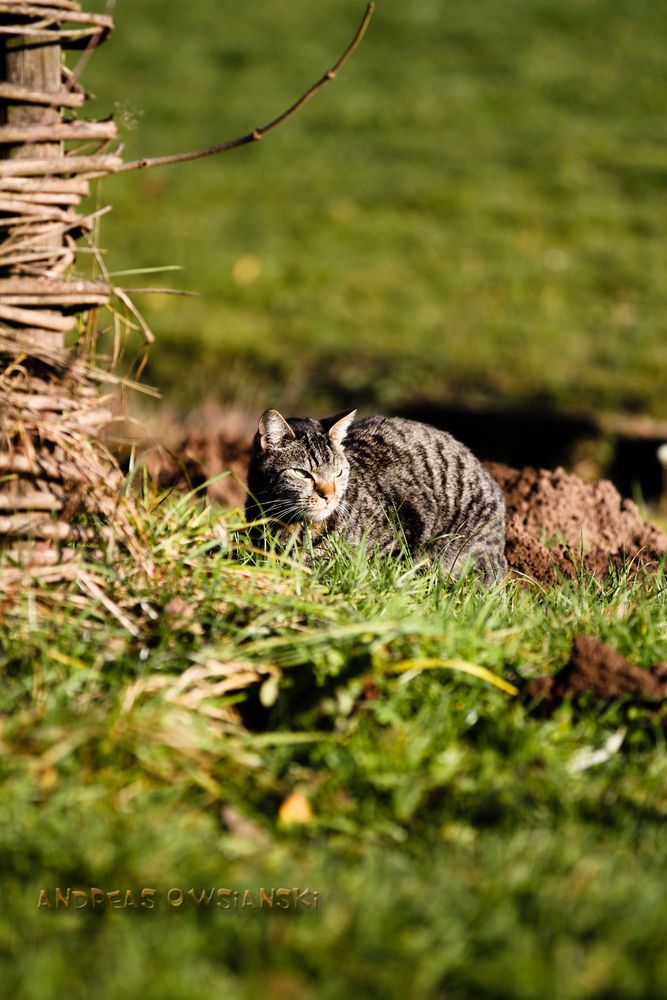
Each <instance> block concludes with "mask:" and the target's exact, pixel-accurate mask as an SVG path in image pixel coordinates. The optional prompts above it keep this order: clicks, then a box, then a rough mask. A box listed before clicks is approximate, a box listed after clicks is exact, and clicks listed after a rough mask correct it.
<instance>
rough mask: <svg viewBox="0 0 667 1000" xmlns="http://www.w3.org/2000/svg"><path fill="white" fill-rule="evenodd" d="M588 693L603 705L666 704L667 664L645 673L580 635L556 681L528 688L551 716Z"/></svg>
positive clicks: (538, 682) (538, 681)
mask: <svg viewBox="0 0 667 1000" xmlns="http://www.w3.org/2000/svg"><path fill="white" fill-rule="evenodd" d="M584 692H591V693H592V694H593V696H594V697H595V698H596V699H597V700H599V701H606V700H607V699H610V698H634V699H638V698H639V699H645V698H646V699H654V700H657V699H660V700H661V701H662V700H664V699H665V698H666V697H667V663H658V664H656V665H655V666H654V667H652V668H651V669H650V670H644V669H642V667H638V666H637V665H636V664H635V663H630V661H629V660H626V659H625V657H624V656H621V654H620V653H618V652H617V651H616V650H615V649H612V648H611V646H607V645H606V644H605V643H604V642H600V641H599V640H598V639H595V638H593V637H592V636H588V635H577V636H575V637H574V639H573V642H572V653H571V656H570V659H569V661H568V663H567V664H566V666H565V667H563V669H562V670H561V671H560V672H559V673H558V674H556V675H555V676H554V677H537V678H535V679H534V680H533V681H531V683H530V685H529V688H528V694H529V697H530V698H531V699H532V700H534V701H537V702H538V703H539V709H540V711H547V712H549V711H551V710H553V709H554V708H557V707H558V705H560V704H562V702H563V701H565V700H566V699H568V698H576V697H577V696H578V695H580V694H583V693H584Z"/></svg>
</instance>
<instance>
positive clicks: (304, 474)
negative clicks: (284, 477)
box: [289, 469, 313, 479]
mask: <svg viewBox="0 0 667 1000" xmlns="http://www.w3.org/2000/svg"><path fill="white" fill-rule="evenodd" d="M289 471H290V472H293V473H294V475H295V476H298V478H299V479H312V478H313V477H312V475H311V473H310V472H308V469H290V470H289Z"/></svg>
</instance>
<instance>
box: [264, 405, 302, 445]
mask: <svg viewBox="0 0 667 1000" xmlns="http://www.w3.org/2000/svg"><path fill="white" fill-rule="evenodd" d="M295 437H296V434H295V433H294V431H293V430H292V428H291V427H290V425H289V424H288V423H287V421H286V420H285V418H284V417H283V416H282V415H281V414H280V413H278V411H277V410H264V413H263V414H262V415H261V417H260V418H259V445H260V448H261V449H262V451H266V450H267V449H268V448H282V447H283V445H286V444H287V443H288V441H292V440H293V439H294V438H295Z"/></svg>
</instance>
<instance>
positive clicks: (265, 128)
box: [114, 2, 375, 174]
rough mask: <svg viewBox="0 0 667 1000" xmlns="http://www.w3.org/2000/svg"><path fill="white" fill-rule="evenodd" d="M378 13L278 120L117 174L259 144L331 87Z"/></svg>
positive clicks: (118, 170) (132, 164) (134, 163)
mask: <svg viewBox="0 0 667 1000" xmlns="http://www.w3.org/2000/svg"><path fill="white" fill-rule="evenodd" d="M374 12H375V3H372V2H371V3H369V4H368V6H367V7H366V11H365V13H364V16H363V18H362V20H361V24H360V25H359V27H358V29H357V33H356V34H355V36H354V38H353V39H352V41H351V42H350V44H349V45H348V47H347V48H346V49H345V51H344V52H343V54H342V56H341V57H340V58H339V59H338V61H337V62H335V63H334V65H333V66H332V67H331V69H328V70H327V71H326V73H324V75H323V76H321V77H320V79H319V80H318V81H317V82H316V83H314V84H312V86H311V87H309V88H308V90H307V91H306V92H305V93H304V94H302V95H301V97H299V99H298V100H297V101H295V102H294V104H292V105H290V107H289V108H287V109H286V110H285V111H283V112H282V113H281V114H279V115H278V117H277V118H274V119H273V120H272V121H270V122H267V124H266V125H261V126H260V127H259V128H256V129H253V131H252V132H248V133H246V135H242V136H240V137H239V138H238V139H231V140H229V141H228V142H222V143H220V144H219V145H217V146H209V147H207V148H206V149H196V150H191V151H190V152H188V153H176V154H175V155H173V156H154V157H152V158H149V157H144V158H143V159H141V160H133V161H132V162H130V163H124V164H123V165H122V166H120V167H117V168H116V170H115V171H114V173H115V174H122V173H125V171H127V170H144V169H145V168H146V167H163V166H166V164H168V163H184V162H186V161H187V160H200V159H202V158H203V157H204V156H214V155H215V154H216V153H226V152H227V151H228V150H230V149H237V148H238V147H239V146H247V145H248V143H251V142H257V141H258V140H259V139H261V138H262V136H264V135H266V133H267V132H270V131H271V129H274V128H276V126H277V125H281V124H282V123H283V122H284V121H285V120H286V119H287V118H290V117H291V116H292V115H293V114H294V113H295V112H296V111H298V110H299V109H300V108H302V107H303V105H304V104H305V103H306V101H309V100H310V98H311V97H313V95H314V94H316V93H317V91H318V90H320V88H321V87H323V86H324V85H325V83H329V81H330V80H333V79H335V77H336V75H337V73H338V71H339V70H340V69H342V67H343V66H344V65H345V63H346V62H347V61H348V59H349V58H350V56H352V55H353V53H354V52H355V51H356V50H357V48H358V47H359V45H360V44H361V42H362V40H363V37H364V35H365V34H366V29H367V28H368V25H369V24H370V21H371V18H372V16H373V13H374Z"/></svg>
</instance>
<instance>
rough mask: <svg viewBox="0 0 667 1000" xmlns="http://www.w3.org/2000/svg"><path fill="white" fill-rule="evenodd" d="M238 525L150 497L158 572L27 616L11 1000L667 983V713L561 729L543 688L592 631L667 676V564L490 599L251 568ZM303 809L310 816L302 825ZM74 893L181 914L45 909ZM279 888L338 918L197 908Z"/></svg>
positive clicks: (11, 776)
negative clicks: (197, 897) (219, 892)
mask: <svg viewBox="0 0 667 1000" xmlns="http://www.w3.org/2000/svg"><path fill="white" fill-rule="evenodd" d="M237 524H238V515H236V514H234V513H231V514H220V513H219V512H215V511H213V510H211V509H210V508H207V507H206V506H204V505H201V504H198V503H196V502H194V500H193V499H192V498H186V499H184V500H181V501H177V502H174V501H173V500H163V501H162V502H161V503H158V502H157V501H156V500H155V498H151V497H150V494H147V495H146V497H145V499H144V501H143V506H142V511H141V516H140V529H141V531H142V532H143V534H144V537H145V540H146V541H147V542H148V543H149V545H150V550H151V553H152V557H153V560H154V566H153V571H152V574H151V576H150V578H146V577H145V576H144V575H143V573H142V572H141V571H140V570H139V569H138V568H137V567H136V566H135V565H134V564H132V563H130V562H129V560H127V559H124V558H120V559H119V558H118V557H116V559H115V561H113V562H108V563H105V562H100V563H99V565H98V566H97V567H95V568H92V569H88V570H87V574H88V577H87V579H88V583H86V579H83V578H80V579H79V580H78V582H77V580H76V579H73V580H72V582H71V584H69V585H65V586H60V587H54V586H52V585H47V584H44V583H39V581H35V582H34V584H33V585H31V586H25V584H24V586H23V587H22V589H21V591H20V593H15V594H14V595H11V594H7V595H6V597H5V599H4V601H3V605H2V615H3V617H2V622H1V625H0V640H1V642H2V651H3V652H2V668H1V673H2V679H1V683H0V711H1V713H2V721H1V723H0V746H1V747H2V756H1V758H0V762H1V766H2V772H3V774H2V786H1V790H0V817H1V819H0V868H1V871H2V882H3V890H2V900H3V907H2V911H1V912H0V977H1V978H2V982H3V984H4V988H5V990H6V991H7V993H8V995H11V996H15V997H16V998H24V997H25V998H33V997H35V998H39V1000H49V998H51V997H56V996H61V995H63V994H64V993H66V994H67V995H68V996H70V997H73V998H77V997H87V996H90V994H91V989H92V988H93V987H92V986H91V984H94V993H95V996H96V997H99V998H100V1000H106V998H109V1000H110V998H112V997H116V996H118V995H119V994H120V993H121V992H122V993H123V994H127V995H137V994H138V993H139V992H141V994H142V995H144V996H146V997H147V998H155V1000H158V998H160V1000H162V998H165V997H167V998H195V1000H200V998H201V1000H204V998H206V1000H208V998H213V997H219V996H221V995H222V996H226V997H232V998H236V997H238V998H243V1000H246V998H247V1000H250V998H254V997H257V996H271V997H282V996H288V995H289V996H294V997H303V998H309V997H318V998H319V997H325V998H329V997H331V998H339V997H344V996H351V995H358V996H364V997H378V998H380V997H382V998H386V997H402V996H406V995H409V996H411V997H415V998H431V997H444V996H448V997H449V996H460V997H475V998H477V997H499V998H500V997H517V998H519V997H525V998H532V997H535V996H540V997H546V998H554V1000H555V998H557V1000H564V998H566V1000H570V998H572V1000H574V998H594V997H596V998H603V997H610V996H618V997H624V998H625V997H638V998H639V997H658V996H663V995H665V994H666V993H667V957H666V956H667V952H666V951H665V921H666V920H667V903H666V900H667V894H666V892H665V888H666V877H667V842H666V841H665V837H664V825H665V819H666V814H667V799H666V797H665V787H667V786H666V779H667V748H666V746H665V729H664V724H665V718H666V716H665V710H664V708H661V709H660V710H658V711H655V710H652V711H649V710H648V709H646V708H642V707H641V706H628V705H618V704H616V705H595V704H588V705H583V706H579V707H577V706H571V705H565V706H564V707H562V708H561V709H560V710H559V711H557V713H556V714H555V715H554V716H553V717H552V718H547V719H545V718H540V717H538V716H537V715H536V714H535V713H534V712H533V711H532V710H531V706H530V704H529V702H528V700H527V698H526V695H525V686H526V682H527V680H528V679H529V678H531V677H533V676H536V675H539V674H543V673H545V672H552V671H555V670H557V669H558V668H559V667H561V666H562V665H563V664H564V663H565V662H566V660H567V658H568V654H569V649H570V645H571V640H572V636H573V635H574V634H579V633H586V634H592V635H596V636H598V637H600V638H602V639H604V640H605V641H608V642H609V643H611V644H612V645H613V646H614V647H615V648H617V649H619V650H620V651H621V652H622V653H623V654H625V655H626V656H628V657H629V658H631V659H633V660H634V661H635V662H638V663H640V664H641V665H642V666H645V667H648V666H650V665H651V664H653V663H655V662H657V661H659V660H665V659H667V635H666V634H665V621H667V614H666V611H667V590H666V589H665V580H664V576H662V575H658V576H656V577H653V578H650V577H648V578H643V577H636V578H634V579H627V578H625V577H616V578H614V579H612V580H610V581H609V582H608V583H607V584H604V585H603V584H600V583H597V582H595V581H593V580H590V579H588V578H586V577H585V576H583V575H582V577H581V579H580V580H578V581H576V582H572V581H570V582H567V583H564V584H563V586H562V587H559V588H553V589H552V590H549V591H548V592H542V591H540V590H539V589H535V588H533V589H529V588H526V587H524V586H521V585H519V584H518V583H510V584H508V585H507V586H505V587H502V588H498V589H496V590H493V591H490V592H484V591H480V590H479V589H478V588H477V587H476V585H475V583H474V581H472V580H470V579H467V580H463V581H460V582H459V583H456V584H452V583H448V582H446V581H443V580H442V579H440V578H439V576H438V574H437V573H436V572H435V571H432V570H428V569H426V568H423V567H422V568H419V567H414V566H413V565H411V564H410V562H409V560H408V559H399V560H395V561H385V562H382V561H378V560H368V559H366V558H362V557H361V556H360V554H359V553H358V552H354V551H349V550H345V549H343V548H340V547H339V548H338V550H337V551H335V552H333V553H332V557H331V559H330V560H329V561H324V562H322V564H320V565H318V566H316V567H315V568H314V571H313V572H310V571H309V569H308V566H307V565H304V563H303V562H302V561H301V559H300V558H299V554H298V552H295V553H293V554H292V557H290V558H292V559H293V561H292V562H288V561H285V560H282V561H281V560H280V559H278V558H276V557H271V556H270V557H268V558H266V559H264V558H257V557H255V556H253V555H252V554H251V553H249V552H248V551H247V550H246V549H245V548H241V549H239V548H238V547H237V546H236V543H235V537H236V536H235V532H234V529H235V526H236V525H237ZM91 577H92V578H93V580H94V579H98V580H99V581H100V582H102V583H104V582H105V581H106V584H107V586H106V593H107V594H108V595H109V599H110V600H111V604H110V605H109V604H108V603H107V605H104V604H101V603H100V601H99V599H98V598H96V597H95V596H94V595H92V594H91V589H90V582H89V581H90V578H91ZM10 597H12V599H11V600H10V599H8V598H10ZM416 659H417V660H420V659H426V660H429V661H433V660H434V659H435V660H441V661H443V666H442V668H438V667H434V666H433V665H432V663H431V666H430V667H427V665H426V664H423V669H419V667H418V666H415V664H414V661H415V660H416ZM459 661H462V662H463V663H465V664H469V665H470V664H472V665H474V666H476V667H482V668H485V669H486V670H487V671H490V672H491V673H492V674H493V675H494V676H495V677H497V678H501V679H504V680H505V681H506V682H509V683H510V684H512V685H516V686H517V687H518V688H519V690H520V692H521V693H520V694H519V695H518V696H517V697H512V696H510V695H508V694H506V693H504V692H503V691H501V690H499V689H498V687H497V686H496V685H495V684H493V683H489V682H486V681H483V680H480V679H477V678H475V677H472V676H470V675H469V674H467V673H464V672H462V671H461V670H459V669H456V664H457V663H458V662H459ZM452 663H453V666H454V669H448V668H447V667H446V665H445V664H449V665H450V667H451V666H452ZM186 671H189V672H188V673H186ZM221 684H222V685H223V686H222V687H221V686H220V685H221ZM614 736H616V737H617V739H618V738H620V736H622V737H623V738H622V742H621V745H620V748H618V749H616V750H615V751H610V752H609V753H608V758H607V759H606V760H605V761H604V762H602V763H598V764H597V765H593V764H592V763H591V761H590V760H589V761H587V760H586V755H587V754H588V753H589V751H590V750H591V749H600V748H603V747H604V746H605V745H606V744H607V741H608V740H609V739H610V737H614ZM587 764H588V766H584V765H587ZM295 792H296V793H299V794H300V795H302V796H305V798H306V799H307V800H308V802H309V803H310V806H311V810H312V817H311V818H310V820H309V821H308V822H305V823H302V824H292V825H288V824H286V823H285V822H284V821H281V806H282V804H283V803H284V802H285V801H286V799H287V797H288V796H289V795H291V794H292V793H295ZM56 886H59V887H61V888H63V889H64V888H66V887H71V888H77V889H82V890H84V889H85V890H88V889H89V888H90V887H91V886H93V887H98V888H101V889H102V890H104V891H111V890H116V889H120V890H122V894H123V896H124V892H125V890H126V889H131V890H132V891H133V892H134V893H135V896H136V897H137V898H139V892H140V890H141V888H143V887H152V888H157V889H158V890H159V891H160V893H161V895H160V896H159V897H158V905H157V906H156V908H155V910H153V911H146V910H144V911H141V910H140V911H139V912H133V911H131V910H118V911H112V910H108V909H107V910H106V911H105V912H101V913H94V914H93V913H91V912H90V910H89V909H88V910H82V911H80V912H72V911H71V910H67V911H62V910H61V911H58V912H56V911H53V910H52V911H51V912H44V911H43V910H39V909H38V906H37V903H38V899H39V891H40V889H42V888H44V889H47V890H49V893H50V895H51V898H53V891H54V889H55V887H56ZM260 886H265V887H271V886H274V887H275V886H286V887H294V886H296V887H301V888H309V889H311V890H317V891H318V893H319V894H320V904H319V908H318V909H317V911H305V910H304V911H300V912H293V911H285V912H276V911H272V912H266V911H264V912H261V913H258V912H252V911H244V912H240V911H236V912H234V911H226V910H223V909H221V908H217V907H215V906H214V907H212V908H207V907H204V906H200V907H199V908H197V907H196V906H195V904H194V902H193V901H192V899H191V898H190V897H188V896H187V892H188V890H189V889H190V888H194V889H196V890H197V892H198V893H199V892H200V891H201V890H202V889H210V888H212V887H230V888H232V889H236V890H238V891H240V892H242V891H243V890H244V889H246V888H249V889H251V890H253V892H254V893H255V895H257V894H258V890H259V887H260ZM171 887H180V888H182V889H183V890H184V891H185V893H186V901H185V903H184V904H183V906H182V908H180V909H174V908H169V907H168V906H167V904H166V901H165V897H164V893H165V892H166V891H167V890H168V889H169V888H171ZM121 898H122V897H121ZM28 942H30V948H28V947H27V945H28Z"/></svg>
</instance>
